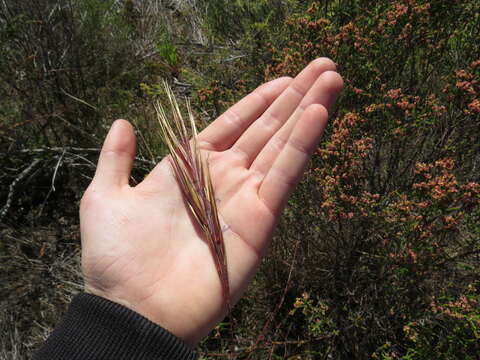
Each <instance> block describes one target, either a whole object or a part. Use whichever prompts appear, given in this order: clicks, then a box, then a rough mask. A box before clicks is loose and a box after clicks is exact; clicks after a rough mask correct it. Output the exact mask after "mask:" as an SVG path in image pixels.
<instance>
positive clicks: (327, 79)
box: [80, 59, 342, 345]
mask: <svg viewBox="0 0 480 360" xmlns="http://www.w3.org/2000/svg"><path fill="white" fill-rule="evenodd" d="M341 87H342V80H341V78H340V76H339V75H338V74H337V73H336V72H335V66H334V64H333V63H332V62H331V61H330V60H328V59H317V60H316V61H314V62H312V63H311V64H309V65H308V66H307V67H306V68H305V69H304V70H303V71H302V72H301V73H300V74H299V75H298V76H297V77H296V78H295V79H293V80H292V79H290V78H281V79H277V80H275V81H272V82H270V83H267V84H265V85H263V86H261V87H260V88H258V89H257V90H255V91H254V92H252V93H251V94H250V95H248V96H247V97H245V98H244V99H242V100H241V101H240V102H238V103H237V104H236V105H234V106H233V107H232V108H231V109H229V110H228V111H227V112H226V113H225V114H223V115H222V116H220V117H219V118H218V119H217V120H216V121H215V122H213V123H212V124H211V125H210V126H209V127H207V128H206V129H205V130H204V131H203V132H202V133H201V134H200V135H199V145H200V147H201V149H202V150H203V151H204V152H205V153H206V157H207V158H208V164H209V167H210V171H211V175H212V181H213V185H214V189H215V194H216V198H217V203H218V207H219V215H220V220H221V222H222V226H223V230H224V240H225V246H226V253H227V261H228V271H229V281H230V291H231V298H232V303H233V302H235V301H237V300H238V298H239V297H240V295H241V294H242V293H243V291H244V290H245V289H246V287H247V285H248V283H249V281H250V280H251V278H252V276H253V274H254V273H255V270H256V268H257V266H258V264H259V262H260V260H261V259H262V257H263V255H264V253H265V250H266V249H267V247H268V245H269V242H270V240H271V238H272V233H273V230H274V228H275V224H276V221H277V219H278V216H279V215H280V214H281V211H282V209H283V206H284V204H285V201H286V200H287V198H288V196H289V194H290V193H291V191H292V190H293V189H294V187H295V185H296V184H297V182H298V181H299V179H300V178H301V176H302V173H303V169H304V167H305V164H306V163H307V161H308V159H309V156H310V153H311V152H312V151H313V150H314V149H315V147H316V144H317V142H318V140H319V138H320V136H321V134H322V132H323V129H324V127H325V124H326V121H327V116H328V114H327V111H326V108H328V107H329V106H331V104H332V103H333V101H334V100H335V98H336V96H337V94H338V92H339V91H340V89H341ZM134 155H135V135H134V132H133V129H132V127H131V125H130V124H129V123H128V122H126V121H123V120H120V121H117V122H115V123H114V125H113V127H112V129H111V130H110V132H109V134H108V136H107V139H106V140H105V144H104V146H103V148H102V152H101V154H100V159H99V163H98V167H97V172H96V174H95V177H94V179H93V181H92V183H91V185H90V186H89V188H88V189H87V191H86V192H85V195H84V197H83V199H82V203H81V209H80V218H81V233H82V268H83V273H84V276H85V286H86V290H87V291H89V292H91V293H93V294H95V295H98V296H102V297H105V298H107V299H109V300H111V301H114V302H117V303H120V304H122V305H124V306H126V307H128V308H130V309H132V310H134V311H136V312H138V313H140V314H141V315H143V316H145V317H146V318H148V319H150V320H151V321H153V322H155V323H157V324H159V325H161V326H163V327H165V328H166V329H168V330H170V331H171V332H172V333H173V334H175V335H177V336H179V337H180V338H182V339H183V340H185V341H186V342H188V343H190V344H192V345H193V344H195V343H196V342H197V341H199V340H200V339H201V338H202V337H203V336H205V335H206V334H207V333H208V332H209V331H210V330H211V329H212V328H213V327H214V326H215V325H216V323H218V321H220V320H221V319H222V317H223V316H224V315H225V313H224V307H223V299H222V290H221V284H220V280H219V277H218V274H217V271H216V268H215V265H214V262H213V258H212V255H211V253H210V250H209V247H208V244H207V243H205V242H204V241H203V240H202V238H201V236H200V234H199V233H198V231H197V229H196V227H195V224H194V221H192V219H191V217H190V214H189V213H188V211H187V208H186V206H185V204H184V201H183V198H182V195H181V192H180V189H179V187H178V186H177V183H176V180H175V178H174V175H173V171H172V169H171V166H170V163H169V161H168V158H167V159H164V160H163V161H162V162H161V163H159V164H158V165H157V166H156V167H155V169H154V170H153V171H152V172H151V173H150V174H149V175H148V176H147V178H145V179H144V181H143V182H142V183H140V184H139V185H137V186H135V187H131V186H129V177H130V171H131V167H132V163H133V158H134Z"/></svg>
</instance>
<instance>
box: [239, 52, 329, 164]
mask: <svg viewBox="0 0 480 360" xmlns="http://www.w3.org/2000/svg"><path fill="white" fill-rule="evenodd" d="M328 70H335V64H334V63H333V62H332V61H331V60H330V59H327V58H321V59H317V60H315V61H312V62H311V63H310V64H309V65H308V66H307V67H306V68H305V69H304V70H303V71H302V72H300V74H298V76H297V77H296V78H295V79H294V80H293V81H292V83H291V84H290V86H289V87H288V88H287V89H286V90H285V91H284V92H283V93H282V95H280V96H279V97H278V98H277V99H276V100H275V101H274V103H273V104H272V106H270V108H269V109H268V110H267V111H266V112H265V113H264V114H263V115H262V116H261V118H260V119H258V121H256V122H255V123H254V124H252V125H251V126H250V127H249V128H248V129H247V131H245V133H244V134H243V135H242V136H241V137H240V139H239V140H238V141H237V142H236V143H235V145H233V146H232V149H231V150H232V151H234V152H236V153H238V154H240V155H241V156H242V157H243V158H244V160H245V164H246V167H250V165H251V164H252V162H253V161H254V160H255V158H256V157H257V154H258V153H259V152H260V151H261V150H262V149H263V147H264V146H265V144H266V143H267V142H268V141H269V140H270V138H271V137H272V136H273V135H274V134H275V133H276V132H277V131H278V130H279V129H280V128H281V127H282V126H283V125H284V124H285V122H287V120H288V119H289V118H291V116H292V115H293V118H292V120H288V121H291V122H294V121H296V118H297V117H298V116H300V114H301V112H303V108H302V106H308V105H309V104H306V103H304V102H302V100H303V98H304V96H306V94H307V93H309V90H311V87H312V86H313V85H314V84H315V82H316V80H317V79H318V77H319V76H320V75H321V74H322V73H324V72H325V71H328ZM312 97H313V96H312ZM312 97H311V98H312ZM300 105H301V106H300Z"/></svg>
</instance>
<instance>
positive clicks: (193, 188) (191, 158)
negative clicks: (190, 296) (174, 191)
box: [155, 81, 231, 314]
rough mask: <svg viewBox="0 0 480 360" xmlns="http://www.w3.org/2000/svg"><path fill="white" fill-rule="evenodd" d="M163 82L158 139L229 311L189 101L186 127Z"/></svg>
mask: <svg viewBox="0 0 480 360" xmlns="http://www.w3.org/2000/svg"><path fill="white" fill-rule="evenodd" d="M163 84H164V87H165V91H166V94H167V96H168V100H169V103H170V107H171V117H169V116H168V115H167V112H166V111H165V109H164V108H163V107H162V105H161V104H160V103H158V102H157V103H156V104H155V109H156V111H157V116H158V122H159V124H160V129H161V134H162V138H163V140H164V142H165V143H166V145H167V147H168V149H169V151H170V155H171V158H170V163H171V165H172V168H173V172H174V174H175V177H176V179H177V182H178V185H179V187H180V190H181V192H182V195H183V198H184V199H185V202H186V203H187V205H188V208H189V211H190V213H191V215H192V216H193V218H194V219H195V221H196V223H197V224H198V226H199V227H200V229H201V231H202V234H203V236H204V239H205V241H206V242H207V244H208V246H209V248H210V251H211V253H212V256H213V260H214V263H215V267H216V269H217V272H218V276H219V278H220V282H221V286H222V296H223V302H224V306H225V309H226V311H227V313H229V314H230V310H231V306H230V285H229V280H228V269H227V257H226V253H225V244H224V241H223V232H222V227H221V225H220V220H219V218H218V209H217V203H216V201H215V192H214V190H213V186H212V180H211V177H210V171H209V167H208V163H207V161H206V160H205V159H204V157H203V155H202V152H201V150H200V149H199V147H198V143H197V128H196V125H195V119H194V117H193V114H192V110H191V107H190V103H189V102H188V101H187V111H188V118H189V127H190V130H188V129H187V126H186V124H185V120H184V118H183V116H182V112H181V110H180V107H179V106H178V103H177V100H176V99H175V95H174V94H173V92H172V90H171V89H170V87H169V86H168V84H167V83H166V82H165V81H164V83H163Z"/></svg>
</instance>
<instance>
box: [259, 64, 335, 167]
mask: <svg viewBox="0 0 480 360" xmlns="http://www.w3.org/2000/svg"><path fill="white" fill-rule="evenodd" d="M342 87H343V80H342V77H341V76H340V75H339V74H337V73H336V72H333V71H326V72H324V73H323V74H322V75H320V77H319V78H318V79H317V81H315V84H314V85H313V86H312V88H311V89H310V91H309V92H308V93H307V95H305V97H304V98H303V100H302V102H301V104H300V105H299V107H298V109H297V111H295V113H294V114H293V115H292V116H291V118H290V119H289V120H288V121H287V122H286V123H285V124H284V125H283V126H282V128H281V129H280V130H278V131H277V133H276V134H275V135H274V136H273V137H272V138H271V139H270V140H269V141H268V143H267V144H266V145H265V147H264V148H263V149H262V150H261V151H260V153H259V154H258V155H257V157H256V158H255V160H254V161H253V163H252V165H251V167H250V169H251V170H252V171H256V172H259V173H261V174H264V175H265V174H266V173H267V172H268V170H269V169H270V168H271V166H272V165H273V163H274V162H275V159H276V158H277V156H278V155H279V154H280V153H281V151H282V149H283V147H284V145H285V144H286V142H287V140H288V138H289V137H290V134H291V133H292V130H293V128H294V127H295V124H296V122H297V119H298V118H300V117H301V116H302V114H303V112H304V110H303V109H306V108H307V107H308V106H310V105H312V104H320V105H322V106H324V107H325V108H327V109H329V108H330V107H331V106H332V105H333V103H334V102H335V100H336V98H337V96H338V94H339V92H340V91H341V89H342Z"/></svg>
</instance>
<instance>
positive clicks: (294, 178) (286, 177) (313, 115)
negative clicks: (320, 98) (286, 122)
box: [258, 104, 328, 215]
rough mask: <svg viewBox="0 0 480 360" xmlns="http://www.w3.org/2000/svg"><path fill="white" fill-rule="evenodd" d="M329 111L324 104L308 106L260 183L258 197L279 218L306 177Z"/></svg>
mask: <svg viewBox="0 0 480 360" xmlns="http://www.w3.org/2000/svg"><path fill="white" fill-rule="evenodd" d="M327 118H328V112H327V110H326V109H325V107H323V106H322V105H319V104H314V105H311V106H309V107H308V109H307V110H305V112H304V113H303V115H302V117H301V119H300V120H299V121H298V123H297V124H296V126H295V128H294V129H293V132H292V134H291V135H290V137H289V139H288V141H287V143H286V144H285V146H284V147H283V150H282V152H281V153H280V155H279V156H278V157H277V159H276V160H275V163H274V164H273V165H272V167H271V169H270V170H269V171H268V173H267V175H266V176H265V178H264V179H263V181H262V182H261V185H260V188H259V191H258V196H259V198H260V199H261V200H262V201H263V202H264V204H265V206H266V207H267V208H268V209H269V210H270V211H271V212H272V214H275V215H278V214H279V213H280V212H281V211H282V209H283V207H284V204H285V202H286V201H287V199H288V197H289V195H290V193H291V192H292V191H293V189H294V188H295V186H296V185H297V183H298V181H299V180H300V178H301V177H302V175H303V171H304V169H305V166H306V164H307V162H308V160H309V158H310V155H311V153H312V152H313V151H314V150H315V148H316V146H317V143H318V141H319V140H320V137H321V135H322V133H323V130H324V129H325V125H326V123H327Z"/></svg>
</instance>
